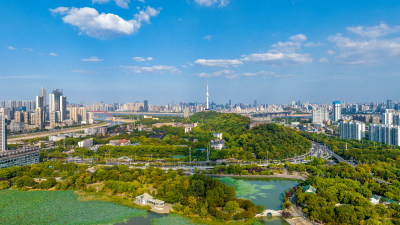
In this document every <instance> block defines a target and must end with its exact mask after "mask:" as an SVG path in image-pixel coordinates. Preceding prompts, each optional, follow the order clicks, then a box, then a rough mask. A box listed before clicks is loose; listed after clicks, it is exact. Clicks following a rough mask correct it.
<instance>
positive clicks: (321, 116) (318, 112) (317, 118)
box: [312, 107, 329, 123]
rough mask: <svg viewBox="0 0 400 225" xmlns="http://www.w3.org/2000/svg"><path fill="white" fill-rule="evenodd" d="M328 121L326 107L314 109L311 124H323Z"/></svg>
mask: <svg viewBox="0 0 400 225" xmlns="http://www.w3.org/2000/svg"><path fill="white" fill-rule="evenodd" d="M328 120H329V112H328V109H327V108H326V107H320V108H315V109H313V111H312V122H313V123H323V122H324V121H328Z"/></svg>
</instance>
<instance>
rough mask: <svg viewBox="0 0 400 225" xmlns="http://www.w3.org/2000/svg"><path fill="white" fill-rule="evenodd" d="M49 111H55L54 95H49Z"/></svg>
mask: <svg viewBox="0 0 400 225" xmlns="http://www.w3.org/2000/svg"><path fill="white" fill-rule="evenodd" d="M49 111H50V112H54V111H56V102H55V95H54V94H49Z"/></svg>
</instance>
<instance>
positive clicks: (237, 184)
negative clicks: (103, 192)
mask: <svg viewBox="0 0 400 225" xmlns="http://www.w3.org/2000/svg"><path fill="white" fill-rule="evenodd" d="M215 179H218V180H220V181H221V182H223V183H225V184H227V185H229V186H231V187H234V188H235V190H236V195H237V197H238V198H244V199H250V200H251V201H253V202H254V203H255V204H256V205H262V206H264V207H265V208H266V209H274V210H280V209H282V203H283V194H284V193H285V191H286V190H287V189H289V188H291V187H294V186H296V185H298V183H299V180H295V179H285V178H242V177H240V178H237V177H218V178H215ZM259 221H260V222H262V223H264V224H268V225H287V224H288V223H286V222H285V221H284V220H283V219H282V218H280V217H272V218H260V219H259ZM139 224H140V225H142V224H143V225H151V224H160V225H161V224H191V223H190V222H189V221H188V220H187V219H185V218H183V217H180V216H165V215H158V214H156V213H153V212H150V213H149V214H148V216H147V217H146V218H145V217H136V218H132V219H130V220H129V221H127V222H125V223H118V224H117V225H139Z"/></svg>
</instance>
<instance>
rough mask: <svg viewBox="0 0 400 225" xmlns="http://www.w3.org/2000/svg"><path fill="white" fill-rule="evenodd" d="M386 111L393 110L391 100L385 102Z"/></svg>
mask: <svg viewBox="0 0 400 225" xmlns="http://www.w3.org/2000/svg"><path fill="white" fill-rule="evenodd" d="M386 109H393V104H392V100H387V102H386Z"/></svg>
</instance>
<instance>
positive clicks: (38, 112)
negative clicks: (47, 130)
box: [35, 108, 44, 129]
mask: <svg viewBox="0 0 400 225" xmlns="http://www.w3.org/2000/svg"><path fill="white" fill-rule="evenodd" d="M43 114H44V113H43V109H42V108H36V109H35V125H36V126H37V128H39V129H43V128H44V115H43Z"/></svg>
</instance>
